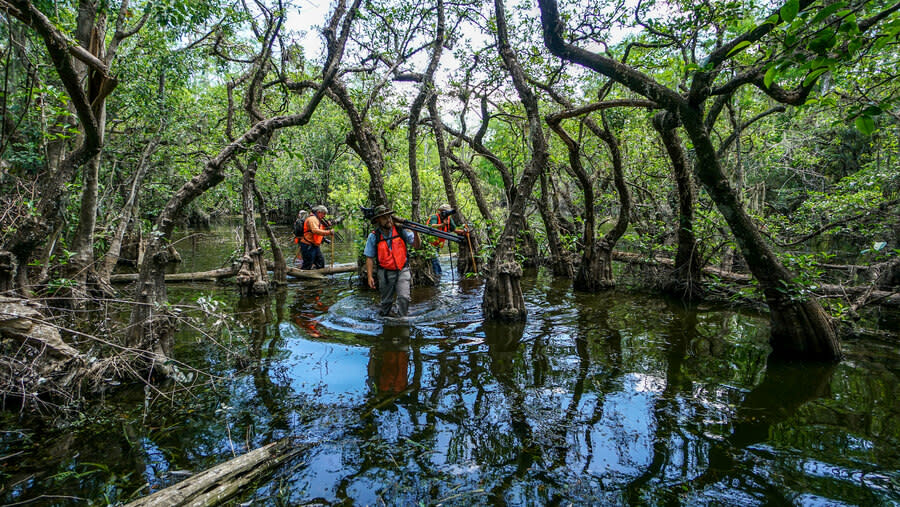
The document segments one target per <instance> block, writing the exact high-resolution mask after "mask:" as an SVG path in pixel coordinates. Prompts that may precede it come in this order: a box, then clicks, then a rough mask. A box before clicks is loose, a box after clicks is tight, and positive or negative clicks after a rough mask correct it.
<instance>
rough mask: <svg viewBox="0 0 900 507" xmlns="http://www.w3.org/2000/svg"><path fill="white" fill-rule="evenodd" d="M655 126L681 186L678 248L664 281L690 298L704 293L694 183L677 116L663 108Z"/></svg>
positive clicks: (666, 286) (669, 288)
mask: <svg viewBox="0 0 900 507" xmlns="http://www.w3.org/2000/svg"><path fill="white" fill-rule="evenodd" d="M653 128H654V129H656V131H657V132H658V133H659V137H660V139H662V142H663V146H665V148H666V153H668V154H669V160H671V161H672V172H673V174H674V176H675V184H676V187H677V189H678V229H677V233H676V237H677V238H678V249H677V251H676V252H675V267H674V269H673V270H672V273H671V279H670V280H668V281H666V282H665V283H663V288H664V290H665V291H667V292H669V293H670V294H672V295H675V296H678V297H680V298H682V299H684V300H687V301H691V300H694V299H697V298H698V297H700V296H701V295H702V290H703V287H702V283H701V281H700V275H701V268H702V266H701V265H700V254H699V252H698V250H697V238H696V236H694V202H695V200H696V197H695V193H694V183H693V181H691V173H690V165H689V163H688V160H687V154H685V152H684V146H682V144H681V138H679V137H678V133H677V132H676V130H675V129H676V120H675V117H674V115H672V114H671V113H669V112H661V113H658V114H657V115H656V116H654V117H653Z"/></svg>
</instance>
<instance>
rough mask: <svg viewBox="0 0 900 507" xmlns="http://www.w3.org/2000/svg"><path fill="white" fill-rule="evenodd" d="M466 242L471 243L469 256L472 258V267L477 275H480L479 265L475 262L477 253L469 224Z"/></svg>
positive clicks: (467, 225)
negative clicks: (470, 234) (473, 245)
mask: <svg viewBox="0 0 900 507" xmlns="http://www.w3.org/2000/svg"><path fill="white" fill-rule="evenodd" d="M466 241H467V242H468V243H469V256H470V257H471V258H472V267H473V268H474V269H475V273H476V274H478V263H477V262H475V251H474V250H473V249H472V238H471V236H469V224H468V223H466Z"/></svg>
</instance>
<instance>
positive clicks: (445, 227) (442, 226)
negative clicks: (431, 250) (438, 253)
mask: <svg viewBox="0 0 900 507" xmlns="http://www.w3.org/2000/svg"><path fill="white" fill-rule="evenodd" d="M431 216H433V217H437V225H438V226H437V227H435V229H437V230H439V231H444V232H450V218H449V217H448V218H447V221H446V222H444V221H443V220H441V214H440V213H435V214H434V215H431ZM430 221H431V220H429V222H430ZM445 241H447V240H445V239H444V238H434V239H433V240H431V244H432V245H433V246H436V247H437V248H438V250H440V249H441V248H443V247H444V242H445Z"/></svg>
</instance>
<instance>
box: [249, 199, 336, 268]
mask: <svg viewBox="0 0 900 507" xmlns="http://www.w3.org/2000/svg"><path fill="white" fill-rule="evenodd" d="M253 194H254V195H255V196H256V203H257V204H258V205H259V214H260V216H261V217H262V224H263V227H264V228H265V230H266V236H268V238H269V248H271V249H272V260H273V261H274V263H273V267H272V281H273V282H274V283H275V284H276V285H287V262H286V261H285V260H284V252H283V251H282V250H281V246H279V245H278V238H277V237H276V236H275V233H274V232H273V231H272V227H270V226H269V214H268V213H267V212H266V201H265V200H264V199H263V195H262V193H260V191H259V189H258V188H256V183H255V182H254V184H253ZM332 241H333V240H332Z"/></svg>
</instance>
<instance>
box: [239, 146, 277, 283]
mask: <svg viewBox="0 0 900 507" xmlns="http://www.w3.org/2000/svg"><path fill="white" fill-rule="evenodd" d="M270 139H271V136H269V135H266V136H263V137H262V138H261V139H260V140H259V145H258V146H257V148H256V149H255V150H254V155H253V156H252V157H251V160H250V163H248V164H247V165H246V166H243V164H240V163H239V164H238V166H239V167H241V169H242V172H243V174H244V177H243V180H242V184H241V205H242V216H243V229H244V255H243V256H242V257H241V267H240V268H239V269H238V274H237V285H238V292H239V293H240V294H241V296H243V297H249V296H260V295H263V294H267V293H268V292H269V280H268V272H267V270H266V260H265V258H264V257H263V249H262V246H260V244H259V232H258V231H257V229H256V206H255V198H256V196H255V195H254V193H253V189H254V187H255V185H256V168H257V166H258V162H257V160H258V159H259V158H260V157H262V153H263V152H264V151H265V149H266V147H267V146H268V144H269V140H270ZM263 220H265V217H263Z"/></svg>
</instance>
